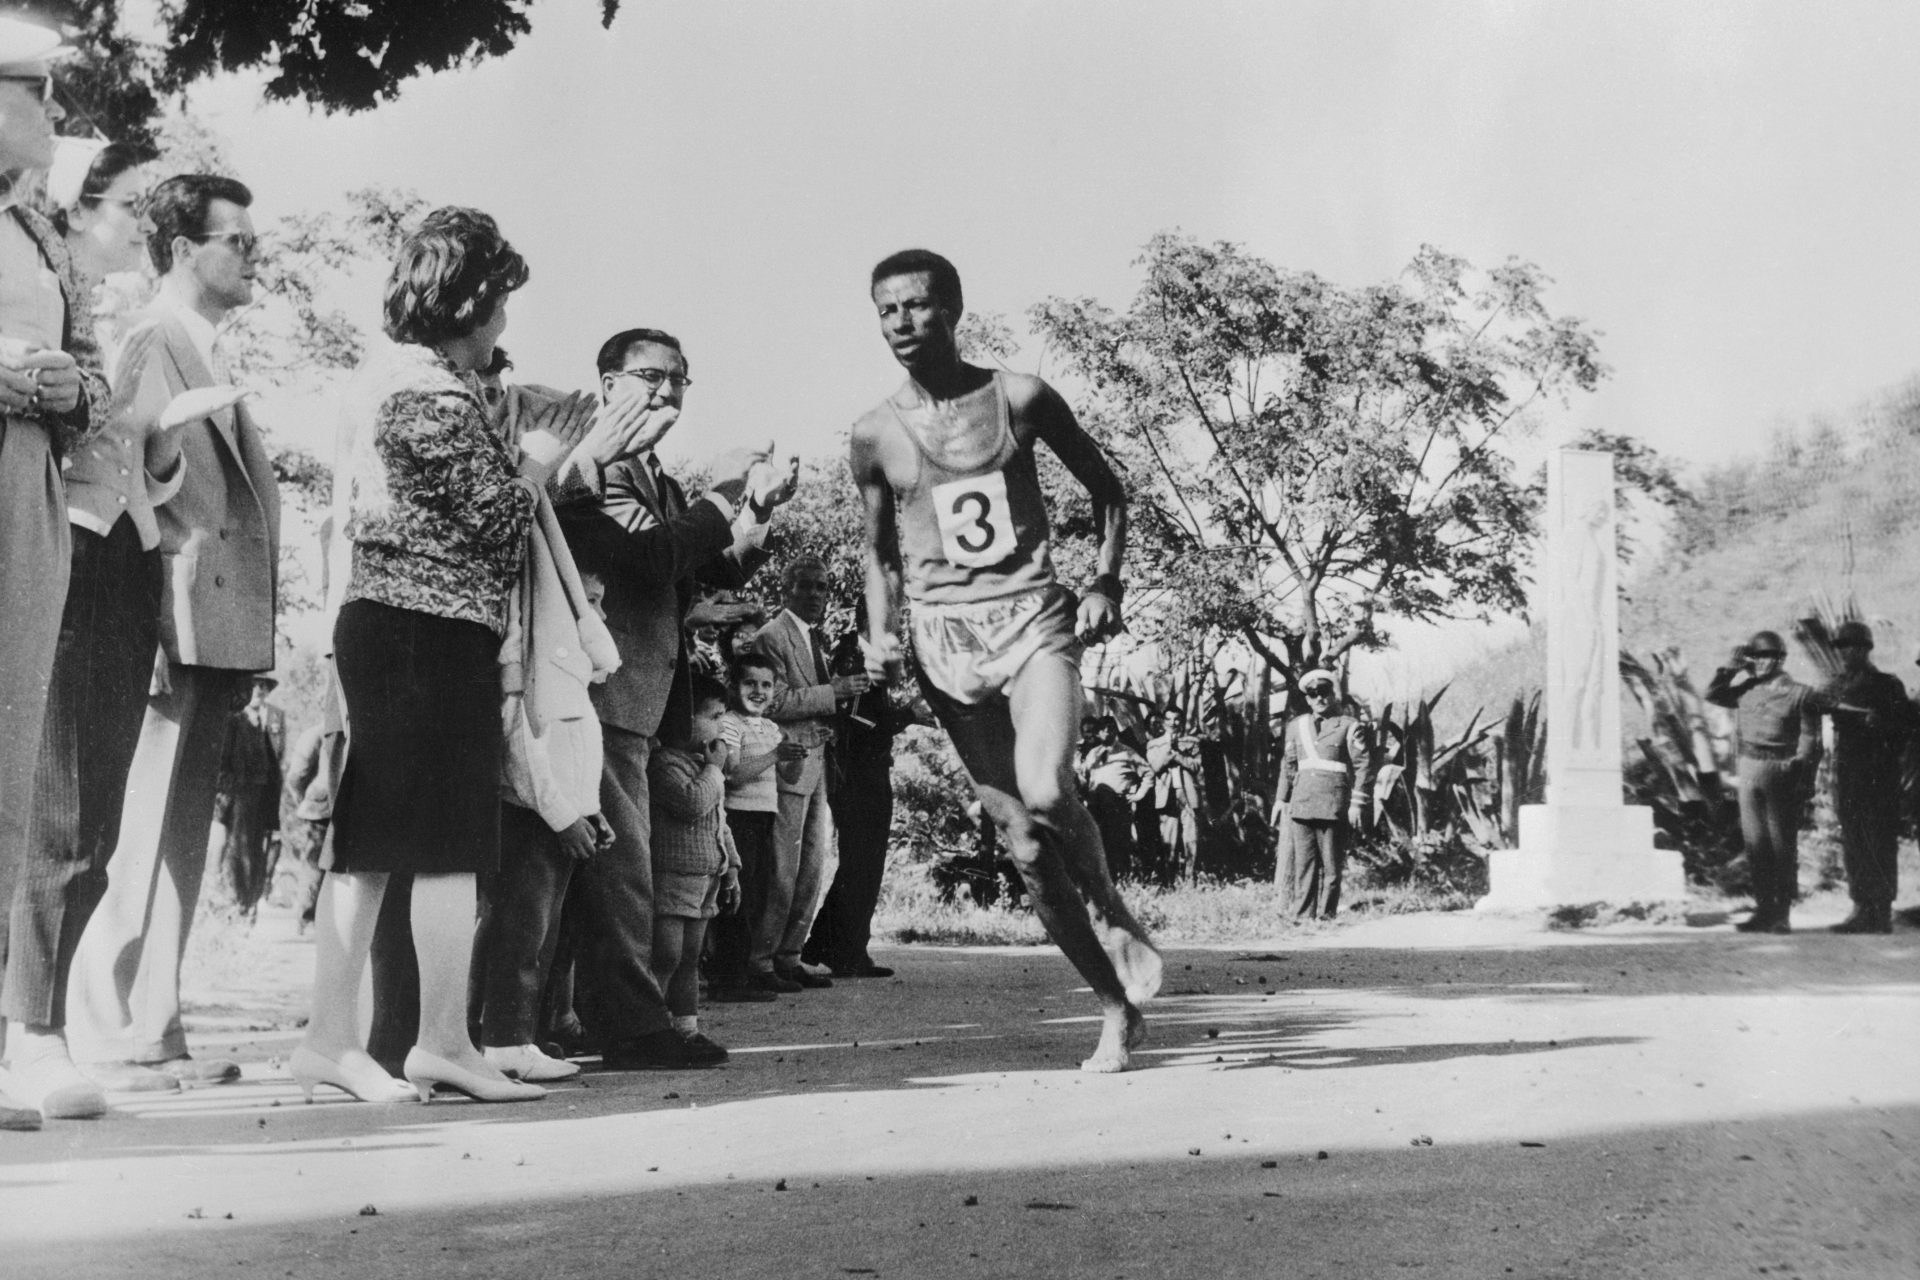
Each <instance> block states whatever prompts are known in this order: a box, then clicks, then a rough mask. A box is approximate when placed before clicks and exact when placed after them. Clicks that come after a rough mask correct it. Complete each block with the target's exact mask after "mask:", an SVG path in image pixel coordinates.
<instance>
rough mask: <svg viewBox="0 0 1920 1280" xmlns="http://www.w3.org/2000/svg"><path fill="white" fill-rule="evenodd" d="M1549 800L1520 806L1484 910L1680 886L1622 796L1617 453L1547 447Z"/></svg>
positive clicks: (1654, 892) (1649, 824) (1648, 816)
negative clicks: (1513, 840) (1514, 834)
mask: <svg viewBox="0 0 1920 1280" xmlns="http://www.w3.org/2000/svg"><path fill="white" fill-rule="evenodd" d="M1546 533H1547V540H1546V555H1545V558H1544V562H1543V567H1544V570H1545V576H1546V625H1547V680H1546V710H1547V797H1546V800H1547V802H1546V803H1545V804H1538V805H1525V806H1523V807H1522V808H1521V810H1520V833H1519V834H1520V847H1519V848H1518V849H1508V850H1501V851H1499V852H1496V853H1494V854H1493V855H1492V858H1491V860H1490V862H1489V865H1488V880H1489V892H1488V894H1487V896H1486V897H1485V898H1483V899H1481V901H1480V904H1479V907H1480V909H1481V910H1483V911H1501V910H1527V909H1534V908H1539V907H1555V906H1564V905H1580V904H1585V903H1594V902H1612V903H1627V902H1660V901H1671V900H1677V899H1680V898H1684V897H1685V896H1686V877H1685V875H1684V873H1683V871H1682V869H1681V862H1680V855H1679V854H1678V853H1677V852H1673V851H1669V850H1660V849H1655V848H1654V847H1653V811H1652V810H1651V809H1648V808H1646V807H1645V806H1643V805H1628V804H1625V803H1624V802H1623V801H1622V798H1621V795H1622V792H1621V783H1620V605H1619V598H1620V597H1619V560H1618V557H1617V555H1616V554H1615V546H1614V506H1613V458H1612V456H1611V455H1609V454H1605V453H1596V452H1589V451H1586V450H1579V449H1560V450H1556V451H1555V452H1553V453H1551V454H1549V455H1548V456H1547V507H1546Z"/></svg>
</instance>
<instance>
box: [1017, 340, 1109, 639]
mask: <svg viewBox="0 0 1920 1280" xmlns="http://www.w3.org/2000/svg"><path fill="white" fill-rule="evenodd" d="M1027 381H1028V383H1029V384H1030V385H1029V386H1027V387H1022V388H1021V390H1023V391H1027V392H1028V394H1027V395H1024V396H1022V397H1020V400H1021V401H1022V403H1018V404H1016V405H1015V406H1014V408H1015V416H1016V418H1021V417H1024V418H1025V420H1026V421H1027V422H1028V423H1030V424H1031V426H1032V429H1033V432H1034V434H1035V435H1037V436H1038V437H1039V438H1040V439H1042V440H1044V441H1046V442H1047V447H1048V448H1050V449H1052V450H1053V452H1054V456H1055V457H1057V458H1059V459H1060V461H1061V462H1062V463H1063V464H1065V466H1066V468H1067V471H1068V472H1069V473H1070V474H1071V475H1072V476H1073V478H1074V479H1075V480H1078V481H1079V482H1080V485H1081V487H1082V488H1084V489H1085V490H1086V491H1087V496H1088V497H1089V498H1091V499H1092V500H1093V523H1094V524H1095V526H1097V527H1098V528H1099V530H1100V550H1099V552H1098V554H1097V555H1096V557H1095V561H1094V563H1095V574H1096V576H1095V578H1094V580H1093V583H1092V585H1090V586H1089V587H1087V588H1086V590H1085V592H1084V594H1083V595H1082V597H1081V600H1080V616H1079V618H1078V620H1077V623H1078V625H1077V626H1076V628H1075V629H1076V631H1077V632H1078V634H1079V635H1080V637H1081V638H1082V639H1085V640H1090V641H1094V642H1098V641H1101V640H1104V639H1106V638H1107V637H1108V636H1110V635H1112V634H1113V633H1114V632H1116V631H1118V630H1119V629H1120V595H1121V592H1122V589H1123V588H1122V585H1121V579H1120V564H1121V561H1122V560H1123V559H1124V558H1125V557H1126V552H1127V490H1126V487H1125V486H1124V485H1122V484H1121V483H1120V477H1119V476H1117V475H1115V474H1114V470H1113V466H1112V464H1111V463H1109V462H1108V461H1107V455H1106V454H1105V453H1103V452H1101V449H1100V446H1099V445H1098V444H1095V443H1094V440H1093V437H1092V436H1090V435H1088V434H1087V433H1086V431H1085V430H1083V429H1082V428H1081V426H1080V422H1079V420H1078V419H1077V418H1075V417H1074V416H1073V410H1072V409H1070V408H1068V407H1067V402H1066V401H1065V400H1064V399H1062V398H1061V395H1060V393H1059V392H1058V391H1055V390H1054V389H1053V388H1052V387H1050V386H1048V385H1047V384H1046V383H1044V382H1042V381H1041V380H1040V379H1038V378H1033V379H1029V380H1027Z"/></svg>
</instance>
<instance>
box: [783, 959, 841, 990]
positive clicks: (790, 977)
mask: <svg viewBox="0 0 1920 1280" xmlns="http://www.w3.org/2000/svg"><path fill="white" fill-rule="evenodd" d="M773 971H774V972H775V973H776V974H778V975H779V976H780V977H782V978H785V979H786V980H787V981H788V982H797V983H799V984H800V985H801V986H803V987H808V988H811V989H815V990H817V989H819V988H821V987H830V986H832V985H833V979H832V978H829V977H827V976H826V975H825V974H823V973H814V972H813V971H811V970H809V969H807V968H805V967H803V966H801V965H797V964H795V965H786V966H784V967H783V966H780V965H775V966H774V970H773Z"/></svg>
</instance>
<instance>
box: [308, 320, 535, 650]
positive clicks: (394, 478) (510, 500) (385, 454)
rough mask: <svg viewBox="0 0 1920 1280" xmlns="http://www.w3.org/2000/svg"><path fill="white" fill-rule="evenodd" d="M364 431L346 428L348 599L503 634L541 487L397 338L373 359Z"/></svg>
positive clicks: (456, 391)
mask: <svg viewBox="0 0 1920 1280" xmlns="http://www.w3.org/2000/svg"><path fill="white" fill-rule="evenodd" d="M374 359H375V360H379V361H386V362H389V364H390V367H382V368H381V369H379V370H376V371H370V372H371V373H372V377H373V378H374V380H375V381H376V383H377V384H378V386H379V390H380V394H379V395H378V398H377V400H376V402H375V403H376V404H377V408H375V409H374V411H373V421H372V423H371V425H370V427H368V428H366V429H362V430H359V431H357V432H355V433H354V438H353V440H352V444H351V446H350V453H349V458H348V466H349V469H350V477H349V483H350V485H351V491H350V494H349V498H348V520H347V525H346V536H347V539H348V541H349V542H351V543H352V545H353V560H352V568H351V571H350V578H349V582H348V586H347V592H346V596H345V599H346V600H376V601H379V602H380V603H382V604H388V605H392V606H394V607H395V608H400V609H413V610H416V611H418V612H420V613H430V614H434V615H437V616H439V617H444V618H456V619H460V620H462V621H467V622H478V623H480V624H482V625H483V626H486V627H488V628H490V629H491V630H492V631H493V632H494V633H495V634H496V635H498V634H501V633H503V632H504V631H505V629H506V620H507V593H508V591H509V590H510V589H511V588H512V586H513V584H514V582H515V580H516V578H517V576H518V574H519V572H520V564H521V561H522V560H523V559H524V557H525V555H526V545H527V531H528V529H529V527H530V526H531V524H532V521H533V513H534V505H535V503H536V502H537V501H538V499H539V494H540V487H539V486H538V485H536V484H535V483H534V482H533V481H532V480H529V479H527V478H525V477H523V476H521V475H519V474H518V471H517V467H516V459H515V457H514V453H513V450H512V449H511V448H509V446H507V445H506V444H504V443H503V442H502V441H501V439H500V437H499V436H498V435H497V434H496V433H495V432H494V430H493V429H492V427H491V426H490V425H489V424H488V421H487V415H486V411H485V410H484V409H483V408H482V407H481V405H480V402H479V400H478V399H476V398H475V396H474V394H473V392H472V390H471V389H470V388H469V387H468V386H467V385H466V384H465V383H463V382H462V381H461V380H460V378H459V377H457V376H456V375H455V373H454V371H453V369H452V367H451V366H450V365H448V364H447V363H446V362H445V361H443V360H442V359H441V358H440V357H439V356H438V355H437V354H435V353H434V352H433V351H431V350H429V349H427V348H425V347H419V346H410V345H401V346H396V347H394V348H392V349H390V350H388V351H385V352H382V353H380V354H378V355H376V356H375V357H374Z"/></svg>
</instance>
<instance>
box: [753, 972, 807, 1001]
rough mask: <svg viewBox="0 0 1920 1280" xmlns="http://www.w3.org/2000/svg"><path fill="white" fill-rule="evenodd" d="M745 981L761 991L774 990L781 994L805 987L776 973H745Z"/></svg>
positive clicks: (784, 994)
mask: <svg viewBox="0 0 1920 1280" xmlns="http://www.w3.org/2000/svg"><path fill="white" fill-rule="evenodd" d="M747 983H748V985H750V986H754V987H758V988H759V989H760V990H762V991H774V992H778V993H779V994H780V995H783V996H790V995H792V994H793V993H794V992H796V991H801V990H804V989H805V988H803V987H802V986H801V985H800V984H799V983H798V982H795V981H793V980H792V979H791V978H784V977H781V976H780V975H779V974H777V973H750V974H748V975H747Z"/></svg>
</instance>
